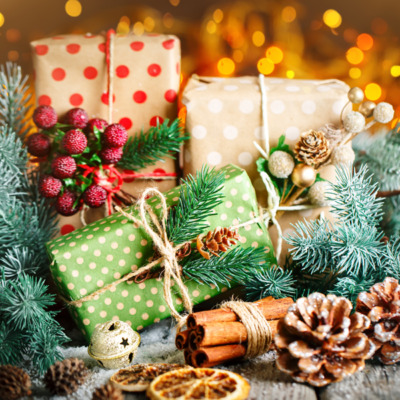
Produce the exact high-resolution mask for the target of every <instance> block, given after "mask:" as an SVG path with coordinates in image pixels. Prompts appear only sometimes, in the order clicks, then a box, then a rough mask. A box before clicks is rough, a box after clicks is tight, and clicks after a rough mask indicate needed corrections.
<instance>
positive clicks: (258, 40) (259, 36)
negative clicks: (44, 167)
mask: <svg viewBox="0 0 400 400" xmlns="http://www.w3.org/2000/svg"><path fill="white" fill-rule="evenodd" d="M252 41H253V44H254V46H256V47H261V46H262V45H263V44H264V43H265V35H264V33H262V32H261V31H255V32H254V33H253V36H252Z"/></svg>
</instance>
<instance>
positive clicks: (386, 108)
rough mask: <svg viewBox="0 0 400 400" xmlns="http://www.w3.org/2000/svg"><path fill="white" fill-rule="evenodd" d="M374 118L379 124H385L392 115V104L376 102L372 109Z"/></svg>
mask: <svg viewBox="0 0 400 400" xmlns="http://www.w3.org/2000/svg"><path fill="white" fill-rule="evenodd" d="M373 115H374V119H375V121H377V122H380V123H381V124H387V123H388V122H390V121H391V120H392V119H393V117H394V109H393V106H392V105H391V104H389V103H385V102H382V103H378V104H377V105H376V107H375V110H374V114H373Z"/></svg>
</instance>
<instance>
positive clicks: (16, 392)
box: [0, 365, 32, 400]
mask: <svg viewBox="0 0 400 400" xmlns="http://www.w3.org/2000/svg"><path fill="white" fill-rule="evenodd" d="M31 393H32V392H31V378H30V377H29V375H28V374H27V373H26V372H25V371H24V370H23V369H21V368H17V367H14V366H13V365H2V366H0V399H2V400H15V399H19V398H20V397H23V396H29V395H30V394H31Z"/></svg>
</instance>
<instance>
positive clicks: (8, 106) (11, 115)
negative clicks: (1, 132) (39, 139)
mask: <svg viewBox="0 0 400 400" xmlns="http://www.w3.org/2000/svg"><path fill="white" fill-rule="evenodd" d="M27 80H28V76H27V75H26V76H24V77H22V72H21V67H20V66H18V65H17V64H14V63H10V62H8V63H6V65H5V66H4V65H2V66H0V126H1V125H8V126H9V127H10V128H11V129H12V130H13V131H14V132H16V133H17V134H18V135H19V136H20V137H22V138H24V137H25V136H26V134H27V133H28V132H29V125H28V123H27V114H28V113H30V111H31V106H30V105H29V100H30V98H31V95H30V94H28V89H29V87H28V85H27Z"/></svg>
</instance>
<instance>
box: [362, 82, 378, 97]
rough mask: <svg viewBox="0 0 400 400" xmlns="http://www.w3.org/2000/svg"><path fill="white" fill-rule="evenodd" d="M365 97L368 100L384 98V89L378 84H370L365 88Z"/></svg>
mask: <svg viewBox="0 0 400 400" xmlns="http://www.w3.org/2000/svg"><path fill="white" fill-rule="evenodd" d="M364 92H365V97H366V98H367V99H368V100H372V101H375V100H378V99H379V97H381V96H382V89H381V87H380V86H379V85H378V84H377V83H369V84H368V85H367V86H366V87H365V90H364Z"/></svg>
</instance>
